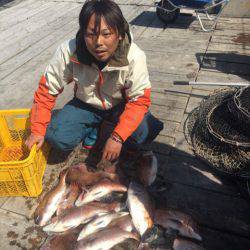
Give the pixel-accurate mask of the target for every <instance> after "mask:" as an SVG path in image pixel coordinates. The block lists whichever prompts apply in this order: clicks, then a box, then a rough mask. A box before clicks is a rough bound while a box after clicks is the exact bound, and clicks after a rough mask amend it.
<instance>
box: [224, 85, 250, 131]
mask: <svg viewBox="0 0 250 250" xmlns="http://www.w3.org/2000/svg"><path fill="white" fill-rule="evenodd" d="M228 108H229V110H230V112H231V113H232V114H233V115H234V116H235V118H236V119H237V120H238V121H239V123H240V124H246V125H248V128H249V126H250V87H245V88H241V89H239V90H238V91H237V92H236V93H235V95H234V97H233V99H231V100H230V101H229V102H228ZM248 131H249V129H248Z"/></svg>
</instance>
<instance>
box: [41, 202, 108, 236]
mask: <svg viewBox="0 0 250 250" xmlns="http://www.w3.org/2000/svg"><path fill="white" fill-rule="evenodd" d="M109 212H110V211H109V209H107V208H100V207H96V206H89V205H85V206H81V207H72V208H71V209H69V210H68V211H67V213H65V214H62V215H61V216H58V217H57V218H55V219H54V221H53V222H52V223H50V224H49V225H46V226H45V227H44V228H43V231H45V232H57V233H60V232H65V231H67V230H69V229H71V228H75V227H77V226H79V225H80V224H85V223H87V222H89V221H90V220H92V219H94V218H96V217H98V216H101V215H103V214H106V213H109Z"/></svg>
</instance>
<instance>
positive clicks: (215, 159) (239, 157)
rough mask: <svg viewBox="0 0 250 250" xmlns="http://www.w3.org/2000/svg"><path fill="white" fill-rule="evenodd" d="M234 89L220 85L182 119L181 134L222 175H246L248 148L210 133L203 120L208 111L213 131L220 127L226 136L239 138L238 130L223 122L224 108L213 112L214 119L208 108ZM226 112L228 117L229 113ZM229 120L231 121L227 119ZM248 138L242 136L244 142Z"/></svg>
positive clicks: (249, 158) (248, 175)
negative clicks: (182, 132)
mask: <svg viewBox="0 0 250 250" xmlns="http://www.w3.org/2000/svg"><path fill="white" fill-rule="evenodd" d="M236 91H237V89H223V90H220V91H217V92H216V93H214V94H212V95H210V96H209V97H208V98H207V99H205V100H204V101H202V103H201V104H200V106H199V107H198V108H196V109H195V110H193V112H192V113H191V114H190V115H189V116H188V118H187V120H186V124H185V136H186V139H187V141H188V142H189V143H190V144H191V145H192V147H193V150H194V152H195V154H196V155H197V156H198V157H199V158H201V159H203V160H205V161H206V162H207V163H208V164H209V165H210V166H213V167H215V168H216V169H217V170H219V171H221V172H223V173H224V174H226V175H228V174H229V175H231V176H237V177H242V178H250V148H248V147H239V146H238V145H236V144H235V145H234V144H230V143H227V142H226V141H225V140H224V139H221V138H220V137H218V136H214V135H213V134H212V133H211V131H209V129H208V124H207V121H208V120H209V119H208V117H209V115H210V117H211V120H210V123H212V122H213V129H214V130H216V131H217V132H218V131H223V135H224V136H225V137H226V138H228V137H229V138H233V139H234V140H236V139H239V132H238V130H237V129H235V128H234V127H233V126H230V123H228V124H227V125H225V116H224V113H225V109H221V110H219V111H220V112H219V113H217V114H218V116H219V118H218V116H216V119H215V118H214V117H215V115H214V113H213V112H212V111H213V110H214V109H215V107H220V106H222V104H224V103H225V102H226V101H227V100H228V99H229V98H233V96H234V94H235V93H236ZM216 111H217V110H216ZM211 114H213V115H214V116H212V115H211ZM226 114H227V115H230V116H231V117H232V115H231V114H228V113H226ZM223 117H224V118H223ZM227 121H228V119H227ZM229 121H230V122H231V120H230V119H229ZM210 130H211V129H210ZM236 130H237V131H236ZM249 138H250V137H248V138H245V137H244V139H245V141H246V142H249ZM240 139H242V138H240Z"/></svg>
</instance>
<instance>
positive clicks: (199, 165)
mask: <svg viewBox="0 0 250 250" xmlns="http://www.w3.org/2000/svg"><path fill="white" fill-rule="evenodd" d="M180 155H181V156H180ZM157 158H158V159H159V166H160V169H161V170H162V175H163V176H165V179H166V180H167V182H171V183H172V182H174V183H180V184H185V185H188V186H192V187H197V188H201V189H205V190H210V191H214V192H216V193H218V194H219V193H222V194H226V195H230V196H233V197H239V192H238V189H237V187H236V186H235V184H234V183H232V181H230V180H228V179H226V178H222V177H219V176H218V175H217V174H216V172H214V170H213V169H211V167H209V166H207V165H206V164H204V163H203V162H201V161H200V160H198V159H197V158H195V157H194V156H193V154H192V155H190V154H189V153H187V152H184V151H182V150H181V149H180V148H175V149H174V150H173V151H172V154H171V156H167V157H164V156H157Z"/></svg>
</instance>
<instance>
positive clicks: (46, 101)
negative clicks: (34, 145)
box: [31, 76, 56, 136]
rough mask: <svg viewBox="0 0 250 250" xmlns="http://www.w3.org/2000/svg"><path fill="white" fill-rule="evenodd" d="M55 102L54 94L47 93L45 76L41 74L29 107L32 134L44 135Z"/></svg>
mask: <svg viewBox="0 0 250 250" xmlns="http://www.w3.org/2000/svg"><path fill="white" fill-rule="evenodd" d="M55 102H56V96H54V95H51V94H50V93H49V89H48V87H47V86H46V78H45V76H42V78H41V80H40V82H39V87H38V89H37V91H36V92H35V95H34V103H33V106H32V108H31V132H32V133H33V134H35V135H43V136H44V135H45V133H46V128H47V126H48V124H49V122H50V119H51V110H52V109H53V107H54V105H55Z"/></svg>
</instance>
